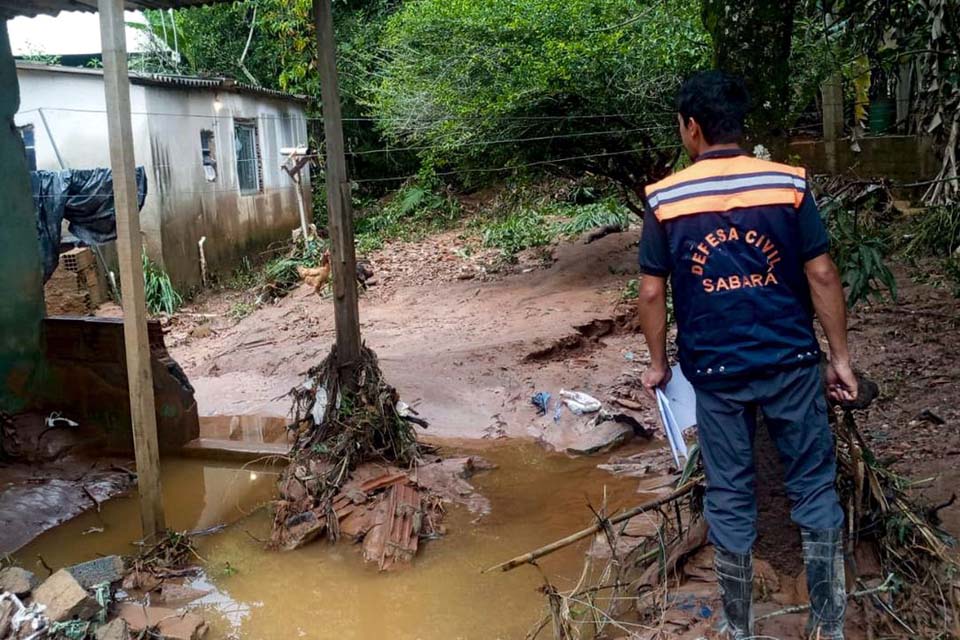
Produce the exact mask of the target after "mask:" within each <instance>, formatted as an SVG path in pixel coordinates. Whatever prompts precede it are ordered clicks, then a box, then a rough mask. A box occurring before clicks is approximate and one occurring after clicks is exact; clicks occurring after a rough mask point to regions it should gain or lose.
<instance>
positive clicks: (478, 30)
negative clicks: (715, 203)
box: [369, 0, 710, 186]
mask: <svg viewBox="0 0 960 640" xmlns="http://www.w3.org/2000/svg"><path fill="white" fill-rule="evenodd" d="M699 9H700V7H699V3H698V2H690V1H689V0H666V1H663V2H659V1H658V2H650V3H637V2H634V1H633V0H523V1H522V2H521V1H519V0H487V1H485V2H475V1H468V0H412V1H409V2H404V3H403V4H402V6H401V8H400V9H399V10H398V11H397V12H396V13H395V14H393V15H392V16H391V17H390V19H389V20H388V22H387V27H386V29H385V31H384V36H383V40H382V42H383V45H382V46H383V51H382V52H381V55H382V58H383V59H384V60H385V62H384V64H383V67H382V68H381V70H380V76H379V77H380V78H381V79H382V80H381V81H380V82H379V83H378V84H376V85H375V86H373V87H372V88H371V90H370V96H369V104H370V105H371V107H372V109H373V112H374V114H375V115H376V116H377V117H378V118H379V119H380V123H381V127H382V129H383V131H384V133H385V135H386V137H388V138H389V139H391V140H394V141H396V142H397V143H399V144H410V145H416V146H422V147H426V148H425V149H423V150H422V151H421V155H422V157H424V158H426V159H429V160H436V161H437V162H438V163H443V164H444V165H451V166H458V167H474V168H481V169H489V168H492V167H499V166H504V165H516V164H523V163H526V162H543V161H545V160H550V159H564V160H562V161H561V164H564V165H566V166H567V167H568V168H569V169H570V170H572V171H573V172H575V173H582V172H584V171H587V170H588V171H590V172H591V173H594V174H598V175H606V176H609V177H611V178H612V179H614V180H617V181H620V182H626V183H629V185H628V186H634V185H635V184H637V183H642V182H644V181H646V180H648V179H651V178H655V177H658V175H654V174H661V173H662V172H663V171H665V170H668V169H669V165H670V164H671V162H672V160H673V159H675V156H676V153H675V152H674V151H672V150H671V151H669V152H663V151H660V152H658V153H654V152H652V151H651V152H645V151H644V150H645V149H649V148H650V147H658V146H662V145H667V144H675V143H676V132H675V129H676V122H675V115H674V113H673V108H672V101H673V96H674V93H675V91H676V89H677V87H678V86H679V83H680V81H681V79H682V78H683V77H685V76H686V75H688V74H689V73H690V72H691V71H693V70H695V69H697V68H703V67H705V66H708V64H709V53H710V47H709V42H708V38H707V35H706V33H705V31H704V29H703V25H702V23H701V20H700V10H699ZM640 17H642V19H639V18H640ZM606 114H617V115H614V116H607V117H599V118H598V117H596V116H598V115H606ZM652 125H653V126H652ZM658 126H660V127H662V128H657V127H658ZM585 134H589V135H585ZM531 138H535V140H531ZM494 141H496V144H491V142H494ZM631 151H637V152H636V153H630V152H631ZM611 153H612V154H614V155H612V156H609V155H608V154H611ZM590 154H597V155H598V156H599V157H595V158H586V159H585V158H582V157H581V156H584V155H590ZM572 158H577V159H576V160H572ZM470 175H471V176H472V177H473V178H474V179H476V180H481V181H482V180H486V179H488V178H489V177H490V176H496V174H489V173H482V172H480V173H475V174H470Z"/></svg>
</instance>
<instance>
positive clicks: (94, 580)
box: [67, 556, 123, 589]
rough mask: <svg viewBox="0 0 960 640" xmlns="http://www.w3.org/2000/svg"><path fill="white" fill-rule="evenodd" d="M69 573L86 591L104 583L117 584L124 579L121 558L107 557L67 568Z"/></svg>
mask: <svg viewBox="0 0 960 640" xmlns="http://www.w3.org/2000/svg"><path fill="white" fill-rule="evenodd" d="M67 571H69V572H70V574H71V575H72V576H73V577H74V578H75V579H76V580H77V582H79V583H80V586H81V587H83V588H84V589H92V588H93V587H94V586H95V585H98V584H102V583H104V582H109V583H113V582H117V581H118V580H122V579H123V559H122V558H121V557H120V556H107V557H105V558H97V559H95V560H89V561H87V562H81V563H80V564H75V565H73V566H72V567H67Z"/></svg>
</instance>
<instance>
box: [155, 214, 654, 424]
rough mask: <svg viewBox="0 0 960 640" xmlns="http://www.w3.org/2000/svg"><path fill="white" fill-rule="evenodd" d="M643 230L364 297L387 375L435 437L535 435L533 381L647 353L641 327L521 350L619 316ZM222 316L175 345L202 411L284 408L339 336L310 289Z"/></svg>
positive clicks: (569, 381) (593, 381)
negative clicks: (546, 356) (518, 268)
mask: <svg viewBox="0 0 960 640" xmlns="http://www.w3.org/2000/svg"><path fill="white" fill-rule="evenodd" d="M637 237H638V234H637V233H636V232H628V233H623V234H616V235H612V236H609V237H607V238H604V239H602V240H600V241H598V242H596V243H593V244H591V245H582V244H565V245H561V246H559V247H558V248H557V249H556V251H555V254H554V262H553V263H552V264H550V266H549V267H547V268H544V269H536V270H533V271H530V272H528V273H517V274H513V275H509V276H506V277H503V278H501V279H497V280H491V281H473V280H468V281H463V280H453V281H439V282H432V281H428V283H427V284H424V285H422V286H408V287H401V288H396V289H392V290H389V291H387V290H384V291H383V292H378V293H377V294H376V295H370V296H366V297H364V298H362V299H361V323H362V326H361V328H362V331H363V334H364V339H365V341H366V343H367V345H368V346H370V347H372V348H373V349H374V350H375V351H376V352H377V355H378V357H379V358H380V363H381V366H382V367H383V370H384V373H385V374H386V376H387V379H388V380H389V382H390V384H392V385H394V386H396V387H397V389H398V390H399V391H400V394H401V396H402V397H403V398H404V399H405V400H406V401H407V402H409V403H410V404H411V405H414V406H415V407H416V408H417V410H418V411H420V412H421V413H422V415H423V417H424V418H425V419H427V420H428V421H429V422H430V424H431V425H432V426H431V428H430V430H429V432H428V433H429V435H431V436H433V437H468V438H483V437H491V436H498V435H514V436H526V435H529V434H528V433H527V427H528V426H529V418H530V415H528V413H527V408H528V403H529V397H530V395H531V394H532V393H534V392H535V391H536V390H539V389H556V390H559V389H560V388H582V389H584V390H588V391H591V390H592V391H594V392H598V393H599V392H600V391H601V390H602V388H603V387H604V386H606V385H609V384H610V383H611V382H612V381H613V380H614V379H615V378H616V377H617V376H618V375H619V374H620V373H621V372H622V370H623V369H624V366H625V365H629V364H631V363H629V362H627V361H626V360H625V359H624V357H623V354H624V353H626V352H633V351H638V350H639V351H642V346H641V338H639V336H636V335H626V334H624V335H616V336H609V337H604V338H601V339H600V340H602V344H604V345H606V346H607V347H608V348H605V349H594V350H592V351H591V352H590V353H583V354H576V355H574V357H572V358H566V359H562V358H558V359H555V360H553V361H549V362H537V361H530V360H526V359H525V358H526V356H527V355H528V354H529V353H531V352H535V351H537V350H538V349H543V348H545V347H548V346H549V345H550V344H552V343H553V342H555V341H557V340H559V339H561V338H563V337H564V336H567V335H569V334H570V333H571V332H574V331H575V326H577V325H585V324H588V323H590V322H591V321H593V320H595V319H597V318H609V317H611V316H612V309H613V306H614V305H615V303H616V301H617V299H618V297H619V292H620V288H621V286H622V285H623V283H624V282H625V281H626V280H627V279H629V277H631V275H632V274H635V273H636V266H635V247H634V243H635V242H636V240H637ZM448 241H449V242H455V241H456V240H455V236H451V237H449V239H448ZM373 267H374V269H375V270H376V268H377V265H376V264H375V263H374V265H373ZM422 268H423V269H426V270H429V269H431V266H430V265H429V264H424V265H422ZM217 322H218V321H214V322H213V323H212V324H211V326H212V327H214V328H213V329H212V334H211V335H209V336H207V337H203V338H192V339H188V340H186V341H185V342H183V343H182V344H180V345H179V346H177V347H175V348H174V349H173V352H174V356H175V357H176V358H177V360H178V361H179V362H180V363H181V364H182V365H183V366H184V368H185V370H186V371H187V373H188V375H189V377H190V380H191V382H192V383H193V384H194V386H195V387H196V389H197V400H198V403H199V407H200V412H201V415H214V414H223V415H236V414H249V413H260V414H268V415H280V416H282V415H285V414H286V412H287V410H288V409H289V402H288V401H287V400H286V399H285V398H283V397H282V396H283V394H285V393H286V392H287V391H289V390H290V388H292V387H293V386H294V385H296V384H298V383H299V382H300V381H301V380H302V374H303V373H304V372H305V371H306V370H307V369H309V368H310V367H311V366H313V365H315V364H317V363H318V362H319V361H320V360H321V359H322V358H323V356H325V355H326V353H327V351H328V349H329V345H330V344H331V343H332V341H333V338H334V334H333V312H332V305H331V303H330V301H329V300H321V299H319V298H317V297H316V296H314V295H312V293H310V294H309V295H305V294H304V293H303V292H294V293H293V294H291V295H290V296H288V297H287V298H285V299H283V300H281V301H280V302H279V303H278V304H277V305H272V306H267V307H264V308H262V309H260V310H258V311H256V312H255V313H254V314H252V315H251V316H249V317H247V318H244V319H243V320H241V321H240V322H239V323H237V324H231V323H230V322H229V321H224V323H223V325H222V328H220V327H221V325H219V324H217Z"/></svg>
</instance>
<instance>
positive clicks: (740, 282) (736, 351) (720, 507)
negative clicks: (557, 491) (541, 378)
mask: <svg viewBox="0 0 960 640" xmlns="http://www.w3.org/2000/svg"><path fill="white" fill-rule="evenodd" d="M677 106H678V111H679V114H678V120H679V125H680V136H681V138H682V139H683V144H684V147H686V149H687V151H688V152H689V154H690V156H691V157H692V158H693V159H694V162H693V164H692V165H691V166H690V167H688V168H687V169H684V170H683V171H680V172H678V173H676V174H674V175H672V176H669V177H667V178H665V179H663V180H661V181H660V182H657V183H656V184H652V185H650V186H648V187H647V189H646V195H647V202H648V207H647V212H646V216H645V218H644V223H643V235H642V238H641V241H640V269H641V271H642V272H643V274H644V277H643V280H642V282H641V285H640V305H639V314H640V322H641V325H642V327H643V332H644V335H645V336H646V339H647V345H648V347H649V349H650V358H651V364H650V367H649V368H648V369H647V370H646V371H645V372H644V374H643V378H642V382H643V385H644V388H645V390H646V391H647V392H648V393H649V394H651V395H653V393H654V389H655V388H656V387H658V386H662V385H664V384H666V382H667V381H668V380H669V378H670V368H669V366H668V362H667V355H666V332H667V331H666V327H667V323H666V278H667V276H669V277H670V281H671V285H672V288H673V303H674V310H675V312H676V318H677V328H678V335H677V343H678V348H679V360H680V366H681V367H682V369H683V372H684V375H685V376H686V377H687V378H688V379H689V380H690V382H691V383H692V384H693V387H694V389H695V391H696V397H697V432H698V437H699V442H700V450H701V452H702V456H703V464H704V468H705V471H706V476H707V491H706V498H705V505H704V511H705V515H706V519H707V523H708V524H709V526H710V540H711V542H713V544H714V546H715V548H716V561H715V568H716V572H717V581H718V584H719V587H720V594H721V598H722V601H723V610H724V621H725V623H726V624H725V626H726V630H727V632H728V633H729V635H730V637H732V638H733V639H734V640H742V639H745V638H749V637H752V636H753V613H752V593H753V562H752V557H751V548H752V546H753V542H754V540H755V538H756V519H757V506H756V498H755V495H754V477H755V472H754V452H753V438H754V432H755V429H756V412H757V410H758V409H759V410H760V411H762V412H763V416H764V421H765V423H766V425H767V427H768V429H769V431H770V435H771V437H772V439H773V441H774V443H775V444H776V446H777V449H778V450H779V452H780V458H781V460H782V461H783V466H784V469H785V470H786V486H787V493H788V495H789V497H790V500H791V502H792V505H793V508H792V512H791V517H792V519H793V520H794V522H796V523H797V524H798V525H799V526H800V528H801V531H802V536H803V555H804V564H805V565H806V572H807V585H808V590H809V593H810V603H811V615H810V622H809V624H808V632H809V633H810V634H811V635H813V637H818V638H824V639H827V638H830V639H834V638H841V639H842V638H843V618H844V608H845V604H846V595H845V592H844V571H843V548H842V533H843V529H842V526H843V511H842V510H841V508H840V505H839V501H838V498H837V493H836V489H835V486H834V483H835V476H836V465H835V460H834V451H833V438H832V434H831V432H830V427H829V425H828V422H827V404H826V399H825V397H824V392H823V383H822V379H821V374H820V369H819V366H818V365H819V362H820V347H819V342H818V341H817V337H816V334H815V332H814V328H813V315H814V313H816V315H817V317H818V318H819V320H820V324H821V326H822V327H823V331H824V333H825V334H826V338H827V342H828V343H829V345H830V358H829V365H828V367H827V372H826V378H827V380H826V381H827V393H829V395H830V396H831V398H833V399H835V400H845V401H849V400H853V399H855V398H856V395H857V381H856V378H855V376H854V374H853V371H852V369H851V367H850V356H849V353H848V351H847V335H846V310H845V307H844V295H843V286H842V284H841V282H840V277H839V275H838V273H837V269H836V267H835V266H834V264H833V261H832V260H831V259H830V256H829V255H828V253H827V250H828V239H827V234H826V230H825V229H824V227H823V223H822V221H821V220H820V214H819V212H818V210H817V205H816V203H815V202H814V199H813V196H812V195H811V194H810V190H809V188H808V187H807V183H806V174H805V172H804V170H803V169H800V168H796V167H791V166H788V165H782V164H776V163H773V162H768V161H764V160H758V159H756V158H753V157H750V156H748V155H747V154H745V153H744V152H743V151H742V150H741V149H740V147H739V146H738V143H739V141H740V138H741V136H742V134H743V126H744V120H745V117H746V114H747V111H748V109H749V96H748V95H747V91H746V88H745V87H744V84H743V82H742V80H740V79H739V78H736V77H734V76H731V75H729V74H726V73H723V72H720V71H708V72H703V73H699V74H697V75H695V76H693V77H692V78H690V79H689V80H688V81H687V82H686V83H684V85H683V87H682V88H681V90H680V95H679V99H678V105H677ZM763 462H764V461H762V460H761V461H760V464H763ZM817 634H818V635H817Z"/></svg>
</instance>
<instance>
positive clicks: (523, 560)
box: [480, 479, 700, 573]
mask: <svg viewBox="0 0 960 640" xmlns="http://www.w3.org/2000/svg"><path fill="white" fill-rule="evenodd" d="M698 484H700V480H699V479H697V480H690V481H689V482H687V483H686V484H683V485H681V486H680V487H678V488H677V489H675V490H674V491H673V492H672V493H670V494H668V495H666V496H664V497H662V498H658V499H656V500H651V501H650V502H645V503H643V504H641V505H639V506H636V507H634V508H632V509H628V510H627V511H624V512H623V513H621V514H618V515H616V516H613V517H612V518H609V519H607V520H606V521H605V522H606V524H618V523H620V522H624V521H625V520H629V519H630V518H633V517H634V516H638V515H640V514H641V513H644V512H646V511H649V510H651V509H656V508H657V507H660V506H661V505H664V504H667V503H668V502H671V501H673V500H676V499H678V498H682V497H683V496H685V495H686V494H688V493H690V491H692V490H693V488H694V487H696V486H697V485H698ZM603 526H604V525H603V524H601V523H600V522H596V523H594V524H592V525H590V526H589V527H587V528H586V529H583V530H581V531H578V532H576V533H572V534H570V535H569V536H567V537H566V538H562V539H560V540H557V541H556V542H551V543H550V544H548V545H546V546H543V547H540V548H539V549H536V550H534V551H531V552H529V553H525V554H523V555H522V556H517V557H516V558H513V559H511V560H507V561H506V562H501V563H500V564H497V565H494V566H492V567H489V568H487V569H484V570H483V571H481V572H480V573H489V572H491V571H495V570H497V569H500V570H501V571H510V570H512V569H516V568H517V567H519V566H520V565H523V564H529V563H531V562H533V561H534V560H537V559H538V558H542V557H543V556H546V555H550V554H551V553H553V552H554V551H557V550H559V549H563V548H564V547H568V546H570V545H571V544H573V543H574V542H577V541H578V540H583V539H584V538H586V537H587V536H591V535H593V534H595V533H596V532H598V531H600V529H601V528H602V527H603Z"/></svg>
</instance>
